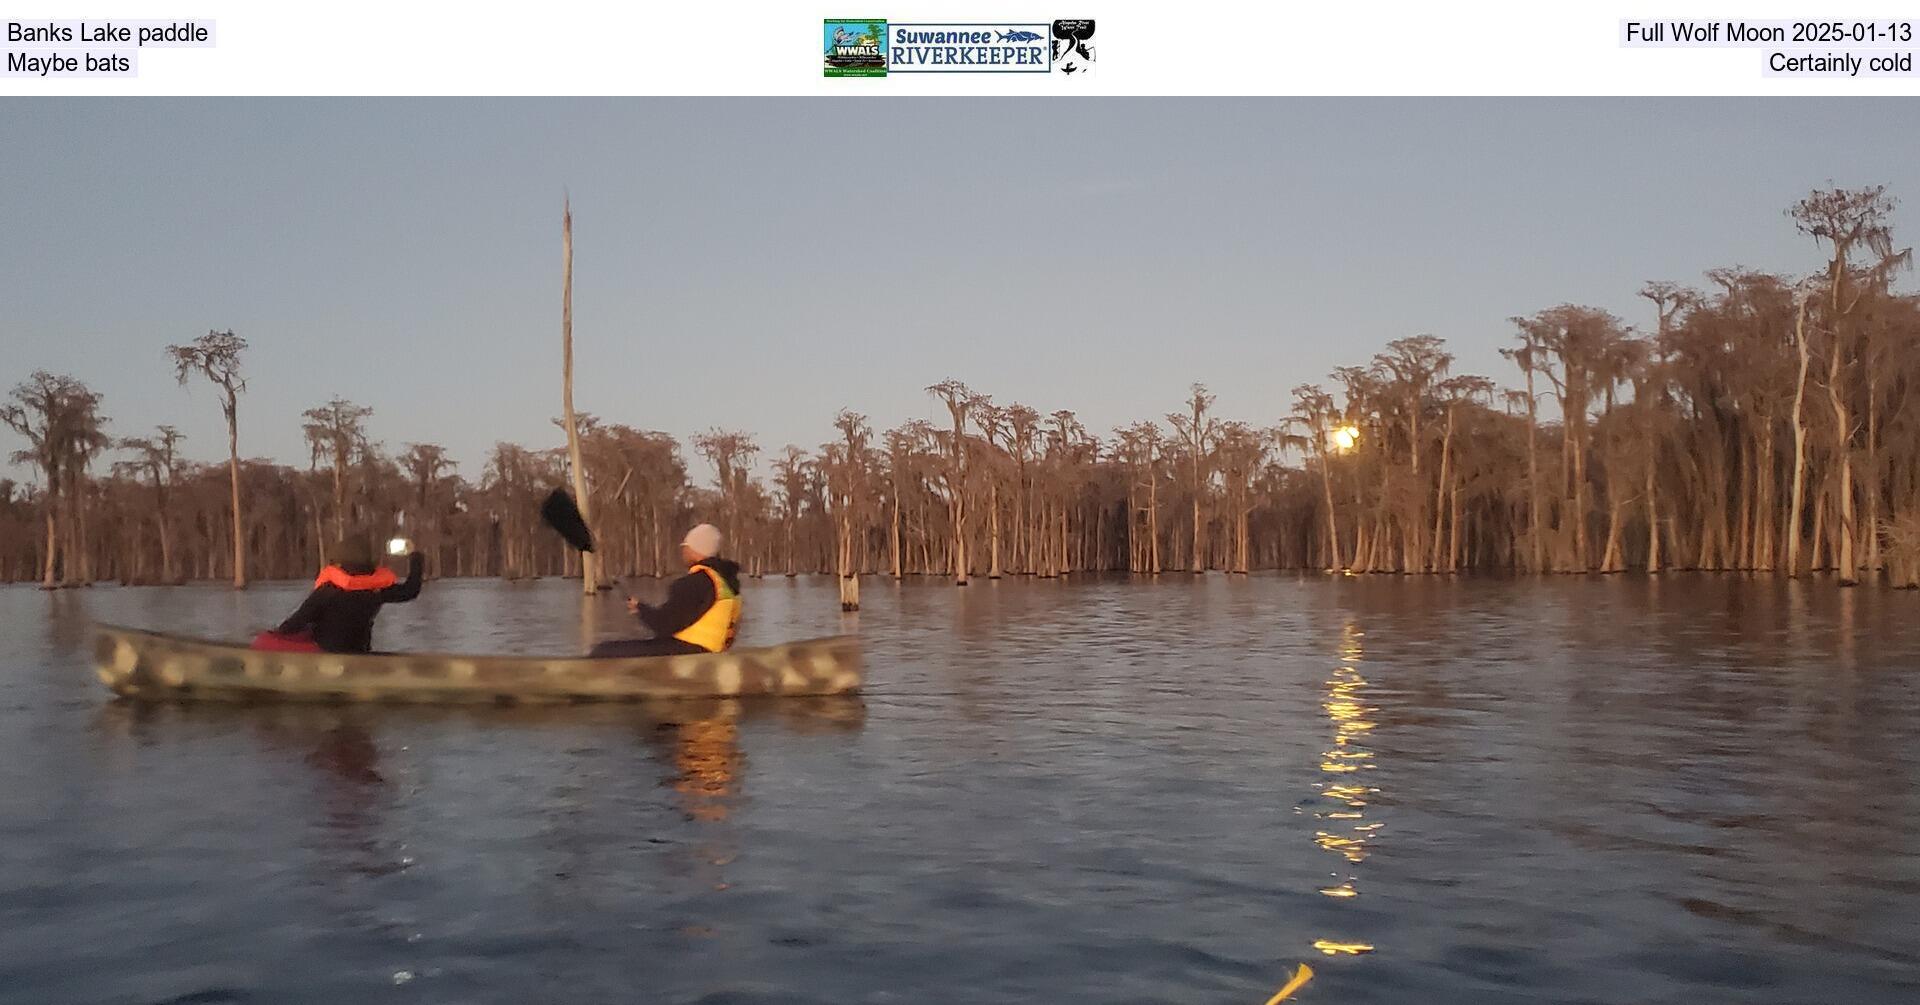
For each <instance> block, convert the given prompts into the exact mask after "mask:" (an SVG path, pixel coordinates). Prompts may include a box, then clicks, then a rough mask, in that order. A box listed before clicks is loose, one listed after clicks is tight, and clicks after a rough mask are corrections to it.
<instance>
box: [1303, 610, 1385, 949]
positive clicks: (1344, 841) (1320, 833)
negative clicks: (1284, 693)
mask: <svg viewBox="0 0 1920 1005" xmlns="http://www.w3.org/2000/svg"><path fill="white" fill-rule="evenodd" d="M1363 634H1364V633H1362V632H1361V631H1360V629H1359V627H1358V626H1356V625H1355V624H1353V623H1352V622H1348V623H1347V624H1346V626H1345V628H1344V629H1343V631H1342V634H1341V639H1340V660H1339V664H1338V665H1337V666H1335V667H1334V669H1333V674H1332V676H1330V677H1329V678H1328V679H1327V681H1326V688H1327V694H1326V698H1325V699H1323V700H1322V701H1321V703H1320V704H1321V707H1322V708H1324V709H1325V710H1326V713H1327V721H1328V722H1329V723H1331V724H1332V726H1333V747H1332V749H1330V750H1326V751H1323V752H1322V753H1321V755H1320V771H1321V772H1322V774H1324V775H1325V776H1326V778H1325V779H1324V780H1322V781H1319V782H1315V783H1314V788H1315V789H1318V790H1319V793H1320V800H1321V801H1322V804H1323V808H1320V809H1316V810H1315V811H1314V814H1313V815H1314V816H1315V817H1316V818H1318V819H1320V820H1322V821H1325V825H1324V827H1323V828H1322V829H1319V830H1316V831H1315V832H1314V835H1313V843H1314V844H1316V845H1318V846H1319V847H1320V848H1321V849H1322V850H1324V851H1326V852H1329V853H1331V854H1334V855H1338V856H1340V859H1341V861H1342V865H1341V868H1340V869H1338V870H1336V871H1334V872H1333V873H1332V874H1331V875H1332V876H1333V877H1334V878H1335V879H1336V880H1338V882H1335V883H1331V884H1329V885H1327V886H1323V887H1320V893H1321V894H1323V895H1325V896H1328V897H1333V898H1336V899H1347V898H1351V897H1358V896H1360V889H1359V886H1358V884H1357V883H1356V882H1355V879H1356V877H1355V872H1354V866H1357V865H1359V864H1360V863H1361V862H1364V861H1366V860H1367V855H1368V854H1369V853H1370V847H1371V845H1372V844H1373V842H1374V841H1375V839H1376V837H1377V832H1378V831H1379V830H1380V827H1381V825H1380V824H1379V823H1378V822H1368V821H1367V805H1368V802H1369V800H1370V799H1371V797H1372V796H1374V795H1375V794H1376V793H1378V792H1379V791H1380V790H1379V789H1378V788H1376V787H1374V786H1371V785H1367V784H1364V781H1363V780H1364V779H1365V777H1366V775H1365V773H1366V772H1369V771H1372V770H1374V766H1375V757H1374V752H1373V751H1372V750H1369V749H1367V747H1366V746H1365V744H1364V742H1363V741H1365V739H1366V738H1367V735H1368V734H1369V733H1371V732H1372V731H1373V729H1374V726H1375V725H1376V723H1375V722H1374V721H1373V720H1372V718H1370V717H1371V716H1372V715H1373V714H1374V713H1375V712H1377V711H1379V709H1377V708H1375V707H1374V706H1372V705H1369V704H1367V702H1366V691H1367V679H1366V678H1365V677H1362V676H1361V675H1360V661H1361V658H1362V656H1363V655H1364V653H1363V651H1362V648H1361V638H1362V636H1363ZM1313 948H1314V949H1317V950H1319V951H1320V952H1322V953H1325V954H1327V955H1328V956H1341V955H1358V954H1360V953H1367V952H1372V951H1373V946H1372V945H1371V944H1369V943H1365V942H1359V941H1354V940H1350V939H1316V940H1314V943H1313Z"/></svg>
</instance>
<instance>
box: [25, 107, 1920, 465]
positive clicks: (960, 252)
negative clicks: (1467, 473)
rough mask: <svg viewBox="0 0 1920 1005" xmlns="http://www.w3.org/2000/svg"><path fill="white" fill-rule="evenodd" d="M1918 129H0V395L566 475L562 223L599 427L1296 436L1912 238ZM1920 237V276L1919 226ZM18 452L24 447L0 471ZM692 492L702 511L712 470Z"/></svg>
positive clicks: (374, 119) (1529, 124)
mask: <svg viewBox="0 0 1920 1005" xmlns="http://www.w3.org/2000/svg"><path fill="white" fill-rule="evenodd" d="M1912 107H1913V106H1912V103H1911V102H1910V101H1907V100H1904V99H1888V100H1873V99H1851V100H1842V101H1825V100H1807V99H1782V100H1762V99H1734V100H1661V101H1644V100H1637V99H1636V100H1626V99H1610V100H1444V101H1442V100H1321V99H1312V100H1308V99H1301V100H1261V99H1247V100H1237V99H1236V100H1174V99H1105V100H1101V99H1081V100H1072V99H1007V100H992V99H973V98H955V99H950V100H936V99H902V98H893V99H885V98H881V99H871V100H866V99H827V100H808V99H797V98H785V99H762V100H723V99H711V100H682V99H675V100H665V99H648V100H634V99H624V100H613V99H592V100H521V99H516V100H503V101H492V100H441V101H426V100H421V101H411V100H409V101H400V100H377V101H362V100H318V99H316V100H279V99H276V100H225V99H222V100H178V101H173V100H127V101H120V100H85V99H20V98H13V99H7V100H5V101H0V136H4V137H5V143H4V146H3V147H0V220H3V221H4V225H3V226H0V233H3V234H4V239H0V383H4V385H5V386H6V387H11V386H12V385H13V384H15V383H17V382H18V381H19V380H20V379H22V378H24V377H25V376H26V375H27V374H28V373H29V372H30V371H32V370H34V369H40V368H44V369H49V370H54V371H59V372H67V373H71V374H73V375H75V376H77V377H80V378H82V379H83V380H85V381H87V382H88V383H89V384H90V385H91V386H93V387H94V388H95V389H96V390H98V391H100V392H102V393H103V394H104V396H105V403H104V408H105V411H106V413H107V414H108V415H110V416H111V417H112V419H113V420H114V424H113V427H112V429H113V431H114V432H115V433H116V434H119V435H130V434H136V433H142V432H145V431H147V430H149V429H150V428H151V427H152V426H153V425H154V424H156V423H161V422H168V423H173V424H176V425H178V426H180V427H181V428H182V429H184V430H185V431H186V432H187V433H188V434H189V436H190V437H191V439H190V441H189V443H188V448H189V452H190V453H191V454H192V455H193V456H195V457H197V458H202V459H213V458H216V457H218V456H221V455H222V454H223V452H224V437H223V434H222V431H221V426H220V418H219V410H218V408H217V407H216V405H215V403H214V399H213V397H212V395H211V393H210V391H209V389H208V388H206V387H205V386H203V385H201V384H195V385H194V386H193V387H192V389H191V393H189V392H188V391H183V390H181V389H179V388H178V387H176V386H175V385H174V382H173V378H172V373H171V371H170V370H169V368H168V365H167V363H166V361H165V360H164V359H163V357H162V351H161V350H162V346H164V345H165V344H166V343H168V342H180V341H186V340H189V339H191V338H193V337H194V336H196V335H198V334H202V333H204V332H205V331H206V330H207V329H208V328H210V327H219V328H223V329H224V328H232V329H234V330H236V331H237V332H239V333H240V334H241V335H243V336H245V337H246V338H247V339H249V340H250V341H251V342H252V344H253V349H252V353H251V355H250V357H249V359H248V366H247V372H248V377H249V381H250V384H251V387H250V391H249V393H248V395H247V396H246V398H245V399H244V401H243V403H242V406H241V407H242V427H241V433H242V441H241V446H242V450H243V452H244V453H246V454H247V455H249V456H271V457H274V458H276V459H278V460H280V461H283V462H287V463H301V464H303V463H305V460H306V451H305V448H304V446H303V443H302V439H301V435H300V418H299V416H300V412H301V411H302V410H304V409H306V408H310V407H313V406H314V405H317V404H320V403H321V402H323V401H325V400H326V399H327V398H329V397H330V396H332V395H335V394H338V395H342V396H345V397H347V398H350V399H352V400H354V401H356V402H358V403H360V404H363V405H368V406H371V407H372V408H373V409H374V415H373V418H372V420H371V430H372V434H373V436H374V437H375V438H376V439H379V440H382V441H384V442H385V443H386V444H387V446H388V447H389V448H391V449H396V450H397V449H399V447H400V446H401V444H403V443H406V442H413V441H433V442H439V443H442V444H444V445H446V446H447V447H449V448H450V449H451V450H452V451H453V452H454V455H455V456H456V457H457V458H458V460H459V461H460V462H461V471H462V472H463V473H465V474H467V475H469V476H477V475H478V474H479V473H480V469H481V465H482V462H483V457H484V455H485V452H486V451H487V450H488V448H489V447H490V446H491V445H492V444H493V443H494V442H495V441H497V440H512V441H516V442H522V443H526V444H529V445H547V444H554V443H558V442H559V438H558V431H557V430H555V429H554V428H553V427H552V426H550V425H549V419H550V418H551V417H552V416H554V415H557V414H558V413H559V410H560V380H559V314H560V234H559V221H560V201H561V194H562V191H563V190H570V191H571V193H572V197H573V205H574V216H575V286H574V311H575V339H576V351H577V353H578V361H579V368H580V373H579V378H578V385H577V388H576V400H577V403H578V405H579V407H580V408H582V409H584V410H587V411H591V412H594V413H596V414H598V415H601V416H603V417H605V418H606V419H607V420H610V421H618V422H625V423H629V424H632V425H636V426H641V427H645V428H655V429H663V430H667V431H669V432H672V433H675V434H678V435H680V436H682V437H685V436H688V435H690V434H692V433H694V432H697V431H699V430H702V429H705V428H707V427H709V426H723V427H733V428H741V429H746V430H749V431H751V432H753V433H755V434H756V435H758V437H759V440H760V443H761V445H762V447H763V449H764V451H765V453H766V454H772V453H774V452H777V451H778V450H779V449H780V448H781V447H782V446H783V445H785V444H787V443H795V444H799V445H802V446H806V447H813V446H815V445H817V444H819V443H820V442H822V441H823V440H825V439H827V438H828V437H829V436H831V434H832V429H831V420H832V416H833V414H834V412H835V411H836V410H837V409H839V408H840V407H842V406H852V407H854V408H855V409H857V410H860V411H863V412H866V413H867V414H868V415H870V416H871V417H872V419H873V421H874V423H875V426H876V428H885V427H886V426H889V425H892V424H895V423H898V422H900V421H902V420H904V419H907V418H910V417H914V416H929V417H931V416H933V415H934V409H935V408H936V407H937V406H936V403H934V402H933V401H931V400H930V399H929V398H928V397H927V396H926V395H925V393H924V392H923V390H922V389H923V388H924V387H925V386H926V385H928V384H931V383H935V382H937V381H940V380H942V379H945V378H947V377H957V378H960V379H962V380H965V381H967V382H968V383H969V384H972V385H973V386H974V387H976V388H978V389H980V390H983V391H987V392H990V393H992V394H994V395H995V397H996V399H997V400H999V401H1002V402H1011V401H1021V402H1025V403H1027V404H1030V405H1033V406H1035V407H1037V408H1040V409H1041V410H1043V411H1049V410H1052V409H1055V408H1062V407H1064V408H1072V409H1075V410H1077V411H1078V412H1079V413H1080V415H1081V417H1082V419H1083V421H1085V422H1086V423H1087V425H1088V426H1089V428H1091V429H1093V430H1095V431H1096V432H1101V433H1105V432H1106V431H1107V430H1109V429H1110V428H1111V427H1112V426H1113V425H1115V424H1116V423H1121V422H1125V421H1129V420H1133V419H1138V418H1154V417H1158V416H1160V415H1162V414H1163V413H1165V412H1167V411H1170V410H1173V409H1176V408H1177V407H1178V406H1179V404H1180V401H1181V399H1182V398H1183V396H1184V395H1185V392H1186V388H1187V385H1188V384H1189V383H1190V382H1192V381H1195V380H1199V381H1204V382H1206V383H1207V384H1209V385H1210V386H1211V387H1212V388H1213V389H1214V391H1215V392H1216V393H1217V394H1218V395H1219V406H1218V407H1219V409H1220V411H1221V414H1222V415H1224V416H1226V417H1230V418H1240V419H1245V420H1249V421H1253V422H1259V423H1263V424H1264V423H1271V422H1273V421H1274V420H1276V419H1277V418H1278V417H1279V416H1281V415H1282V414H1284V413H1285V411H1286V409H1287V401H1288V390H1289V389H1290V388H1291V387H1293V386H1294V385H1295V384H1298V383H1301V382H1302V381H1310V380H1322V379H1324V377H1325V375H1326V373H1327V372H1328V371H1329V370H1330V369H1332V368H1333V367H1335V366H1339V365H1343V364H1349V363H1360V362H1364V361H1365V360H1366V359H1367V358H1368V357H1370V356H1371V355H1372V354H1373V353H1374V352H1376V351H1377V350H1378V349H1379V348H1380V347H1381V346H1382V345H1384V344H1385V343H1386V342H1387V341H1388V340H1390V339H1393V338H1397V337H1399V336H1402V335H1410V334H1416V333H1421V332H1431V333H1433V334H1436V335H1440V336H1442V337H1444V338H1446V339H1447V340H1448V341H1449V343H1450V344H1451V346H1452V347H1453V349H1454V350H1455V352H1456V353H1457V354H1458V355H1459V357H1460V361H1459V364H1458V365H1457V367H1456V369H1457V370H1458V371H1461V372H1479V373H1485V374H1488V375H1490V376H1492V377H1494V378H1495V379H1496V380H1498V381H1500V382H1502V383H1503V384H1511V383H1512V382H1513V380H1514V374H1513V373H1512V372H1510V370H1509V368H1508V367H1507V366H1506V364H1505V363H1504V361H1502V360H1501V359H1499V357H1498V356H1497V354H1496V349H1497V347H1498V346H1500V345H1503V344H1506V343H1507V342H1508V340H1509V339H1510V335H1509V332H1510V330H1511V326H1510V325H1509V324H1508V323H1507V322H1506V320H1505V319H1506V318H1507V317H1508V316H1510V315H1514V314H1520V313H1527V312H1531V311H1534V310H1538V309H1541V308H1544V307H1549V306H1552V305H1554V304H1557V303H1560V302H1563V301H1573V302H1578V303H1589V304H1595V305H1598V306H1602V307H1606V308H1608V309H1611V310H1614V311H1616V312H1618V313H1620V314H1622V315H1623V316H1625V317H1626V318H1627V319H1628V320H1629V321H1631V322H1634V323H1636V324H1643V325H1644V324H1647V323H1648V322H1649V312H1648V310H1647V308H1646V307H1645V306H1644V302H1643V301H1639V300H1637V299H1636V298H1635V297H1634V295H1633V294H1634V291H1635V290H1636V289H1637V288H1638V287H1639V286H1640V284H1641V282H1642V281H1644V280H1646V279H1649V278H1672V279H1678V280H1682V281H1689V282H1699V281H1700V274H1701V273H1702V271H1703V270H1706V269H1709V268H1713V267H1716V266H1725V265H1735V264H1740V265H1747V266H1751V267H1755V268H1761V269H1771V270H1794V271H1799V270H1807V269H1811V268H1813V267H1814V266H1815V265H1816V264H1817V262H1818V259H1819V251H1818V249H1816V248H1815V247H1814V245H1813V244H1812V243H1811V242H1810V241H1808V240H1807V239H1805V238H1802V237H1800V236H1799V235H1797V234H1796V233H1795V232H1794V230H1793V227H1792V225H1791V223H1790V222H1789V221H1788V220H1787V219H1786V218H1785V217H1784V216H1783V213H1782V211H1783V210H1784V209H1785V207H1786V206H1787V205H1788V204H1790V203H1791V202H1792V201H1793V200H1794V199H1796V198H1798V197H1799V196H1801V195H1802V194H1804V193H1805V192H1806V191H1807V190H1808V189H1810V188H1812V187H1814V186H1816V185H1821V184H1824V183H1825V182H1826V181H1827V180H1828V179H1832V180H1833V181H1836V182H1838V183H1841V184H1845V185H1857V184H1866V183H1886V184H1889V185H1890V186H1892V190H1893V192H1894V194H1895V195H1896V196H1900V197H1902V198H1904V199H1907V200H1915V199H1920V138H1916V135H1915V133H1914V131H1913V130H1911V129H1908V128H1905V123H1907V122H1908V121H1909V120H1910V119H1911V116H1912ZM1912 205H1913V204H1911V203H1910V204H1909V205H1908V206H1907V207H1905V208H1903V210H1902V212H1901V213H1900V215H1899V217H1898V221H1897V223H1898V226H1897V229H1896V237H1899V238H1900V239H1901V241H1902V242H1903V243H1907V242H1911V241H1912V240H1913V239H1914V236H1915V234H1916V233H1920V227H1916V226H1915V221H1917V220H1920V217H1917V216H1916V214H1915V210H1914V209H1913V208H1912ZM19 445H20V444H19V443H18V442H17V439H16V438H14V437H13V436H12V434H11V433H0V449H5V450H8V451H10V450H12V449H14V448H16V447H18V446H19ZM697 470H698V468H697Z"/></svg>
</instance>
